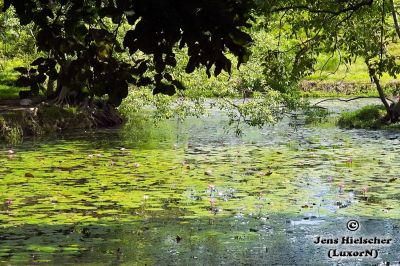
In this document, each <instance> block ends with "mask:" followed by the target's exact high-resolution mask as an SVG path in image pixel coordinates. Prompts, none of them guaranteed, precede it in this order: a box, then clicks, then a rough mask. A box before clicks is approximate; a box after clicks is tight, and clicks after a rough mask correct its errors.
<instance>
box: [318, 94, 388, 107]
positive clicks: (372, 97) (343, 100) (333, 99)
mask: <svg viewBox="0 0 400 266" xmlns="http://www.w3.org/2000/svg"><path fill="white" fill-rule="evenodd" d="M359 99H381V98H380V97H377V96H358V97H354V98H350V99H340V98H329V99H324V100H321V101H319V102H316V103H314V104H313V105H312V106H317V105H318V104H321V103H324V102H328V101H340V102H351V101H355V100H359ZM386 100H388V101H390V102H393V101H392V100H391V99H386Z"/></svg>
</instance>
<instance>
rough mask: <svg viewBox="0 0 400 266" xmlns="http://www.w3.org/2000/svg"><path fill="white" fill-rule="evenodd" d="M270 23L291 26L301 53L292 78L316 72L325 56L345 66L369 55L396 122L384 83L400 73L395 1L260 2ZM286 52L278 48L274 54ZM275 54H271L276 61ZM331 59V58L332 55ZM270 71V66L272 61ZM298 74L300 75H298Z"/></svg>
mask: <svg viewBox="0 0 400 266" xmlns="http://www.w3.org/2000/svg"><path fill="white" fill-rule="evenodd" d="M259 7H260V10H261V12H262V13H264V14H266V21H267V22H268V21H276V20H280V21H282V23H283V24H284V25H285V27H284V28H282V31H281V32H280V38H281V37H282V36H284V37H286V38H290V39H292V40H293V45H292V47H291V48H290V49H288V50H291V51H293V50H294V51H296V56H295V60H293V64H291V69H292V71H291V72H292V75H291V76H290V79H293V78H295V79H296V78H301V77H304V74H309V73H310V71H313V70H314V66H315V64H316V62H317V60H316V59H317V57H318V55H320V54H322V53H323V54H330V55H331V56H330V57H329V58H333V57H339V63H340V64H346V65H348V64H351V63H352V62H355V60H357V59H358V58H363V60H364V62H365V64H366V66H367V67H368V72H369V75H370V78H371V81H372V82H374V83H375V85H376V89H377V91H378V93H379V97H380V99H381V101H382V103H383V104H384V106H385V108H386V112H387V116H386V118H385V120H386V121H388V122H389V121H391V122H396V121H398V119H399V115H400V112H398V111H396V109H399V108H398V107H397V105H392V106H391V105H390V104H389V103H388V100H387V98H386V95H385V94H384V91H383V89H382V86H381V84H380V78H381V77H382V75H383V74H384V73H387V74H389V75H390V76H391V77H393V78H396V76H397V74H398V73H399V71H400V67H399V64H398V62H397V58H396V55H395V54H394V53H393V49H391V48H393V46H394V41H397V39H398V38H396V36H395V35H396V32H400V31H399V27H398V20H397V11H396V7H395V4H394V1H388V0H374V1H373V0H359V1H325V0H321V1H308V0H303V1H291V0H289V1H269V2H268V5H265V4H263V3H259ZM280 54H283V53H282V52H277V51H275V54H273V55H274V56H275V57H277V58H278V56H277V55H280ZM270 58H271V57H268V58H267V61H268V62H270V61H271V60H270ZM328 60H329V59H328ZM266 66H267V70H268V64H266ZM293 73H294V75H293Z"/></svg>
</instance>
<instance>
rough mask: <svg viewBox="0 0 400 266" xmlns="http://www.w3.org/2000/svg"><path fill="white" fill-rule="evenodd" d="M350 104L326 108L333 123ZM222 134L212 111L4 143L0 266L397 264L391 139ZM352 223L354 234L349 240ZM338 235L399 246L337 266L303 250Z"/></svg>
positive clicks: (289, 129)
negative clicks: (383, 238)
mask: <svg viewBox="0 0 400 266" xmlns="http://www.w3.org/2000/svg"><path fill="white" fill-rule="evenodd" d="M357 104H358V105H365V104H366V101H359V102H358V103H357ZM357 104H352V105H351V106H350V107H349V106H348V105H344V104H342V105H337V104H333V103H326V106H327V107H329V108H330V109H331V110H333V111H338V112H339V111H340V110H342V109H349V108H356V107H357ZM289 124H296V125H297V126H295V127H293V126H290V125H289ZM224 125H226V118H225V117H224V116H223V115H222V114H221V113H220V112H217V111H212V115H211V116H210V117H204V118H202V119H188V120H187V121H185V122H177V121H171V122H168V123H162V124H160V125H158V126H154V125H152V124H146V123H144V122H140V123H131V124H130V125H128V126H127V127H126V128H124V129H122V130H120V131H116V130H114V131H105V132H98V133H96V134H91V133H87V134H83V135H80V136H71V137H68V138H66V139H59V140H56V141H54V140H53V141H44V140H41V141H33V140H31V141H27V142H25V143H23V144H21V145H18V146H15V147H10V146H8V145H6V144H3V145H2V150H1V152H0V186H1V189H0V262H5V263H9V264H32V263H35V262H44V263H48V264H57V265H60V264H99V263H100V264H126V265H135V264H138V265H144V264H147V265H188V264H190V265H238V264H247V265H274V264H275V265H295V264H298V265H310V264H312V265H319V264H320V265H325V264H326V265H330V264H332V263H338V264H344V265H347V264H354V265H364V264H365V263H371V264H374V263H375V264H377V263H378V264H379V263H384V262H396V261H397V262H398V261H400V258H399V255H398V254H400V244H399V237H400V236H399V226H400V221H399V220H400V190H399V188H400V146H399V142H400V133H399V132H389V131H366V130H341V129H338V128H316V127H305V126H302V123H301V121H288V120H284V121H282V122H280V123H278V124H277V125H274V126H268V127H265V128H263V129H261V130H259V129H255V128H246V129H245V130H244V134H243V135H242V136H236V135H235V134H234V133H233V130H231V131H229V132H227V131H226V130H225V129H224ZM10 149H12V151H13V152H14V153H12V152H11V151H9V150H10ZM354 218H355V219H357V220H358V221H359V222H360V223H361V228H360V229H359V230H358V231H357V232H349V231H347V229H346V223H347V221H348V220H349V219H354ZM345 235H351V236H387V237H391V238H393V239H394V241H395V243H394V244H392V245H391V246H380V247H378V248H379V251H380V253H379V256H378V258H376V259H371V258H369V259H365V258H342V259H335V260H331V259H329V258H328V257H327V252H328V250H329V249H330V248H332V247H329V246H323V245H315V244H314V243H313V241H314V240H315V239H316V237H317V236H323V237H336V236H337V237H341V236H345ZM357 248H361V250H362V249H365V247H357Z"/></svg>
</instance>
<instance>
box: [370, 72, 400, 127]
mask: <svg viewBox="0 0 400 266" xmlns="http://www.w3.org/2000/svg"><path fill="white" fill-rule="evenodd" d="M367 65H368V70H369V75H370V77H371V79H372V81H373V82H374V83H375V85H376V89H377V91H378V93H379V98H380V99H381V101H382V103H383V105H384V106H385V109H386V114H387V115H386V117H385V119H384V120H387V121H386V122H395V121H396V120H397V118H395V117H394V113H393V109H392V108H391V106H390V105H389V103H388V101H387V100H386V96H385V93H384V92H383V88H382V86H381V83H380V81H379V78H378V77H377V76H376V73H375V70H374V69H372V68H371V67H370V66H369V64H367Z"/></svg>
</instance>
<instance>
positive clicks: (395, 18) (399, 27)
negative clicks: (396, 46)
mask: <svg viewBox="0 0 400 266" xmlns="http://www.w3.org/2000/svg"><path fill="white" fill-rule="evenodd" d="M390 6H391V8H392V16H393V23H394V28H395V29H396V33H397V36H398V37H399V39H400V25H399V17H398V14H397V11H396V7H395V6H394V2H393V0H390Z"/></svg>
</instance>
